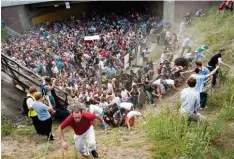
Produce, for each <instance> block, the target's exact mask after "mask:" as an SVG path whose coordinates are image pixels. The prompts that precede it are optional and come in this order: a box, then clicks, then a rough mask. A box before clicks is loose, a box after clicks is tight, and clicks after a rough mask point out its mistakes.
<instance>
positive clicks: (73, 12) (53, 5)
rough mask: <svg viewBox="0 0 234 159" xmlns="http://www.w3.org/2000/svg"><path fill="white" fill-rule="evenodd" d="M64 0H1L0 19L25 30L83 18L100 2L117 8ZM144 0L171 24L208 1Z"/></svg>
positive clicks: (95, 3)
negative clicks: (67, 3) (73, 17)
mask: <svg viewBox="0 0 234 159" xmlns="http://www.w3.org/2000/svg"><path fill="white" fill-rule="evenodd" d="M65 2H66V1H55V0H36V1H24V0H10V1H8V0H4V1H2V2H1V9H2V11H1V12H2V19H3V20H4V22H5V24H6V26H8V27H9V28H10V29H12V30H15V31H16V32H18V33H24V32H25V31H26V30H28V29H29V28H30V27H32V26H35V25H36V26H38V25H40V24H42V23H45V22H53V21H56V20H63V19H69V18H70V17H71V16H75V17H79V18H82V16H83V13H84V12H89V11H93V10H94V9H98V8H100V7H102V5H99V4H105V3H109V4H110V5H109V6H108V7H107V8H106V9H109V10H110V9H116V6H115V4H114V3H115V2H103V1H102V2H101V1H97V0H95V1H85V0H84V1H70V2H69V3H70V6H71V8H70V9H66V5H65ZM84 2H87V3H84ZM111 3H112V5H111ZM119 3H122V6H125V4H126V3H133V2H129V1H128V2H125V1H120V2H119ZM136 3H138V2H134V3H133V5H135V4H136ZM145 3H146V4H148V6H147V7H148V8H149V9H155V10H156V11H157V14H159V15H162V16H163V19H164V22H169V23H171V24H174V23H175V22H181V21H182V20H183V16H184V14H185V13H186V12H189V11H190V12H192V13H195V12H196V11H197V10H198V9H200V8H205V7H206V6H207V5H209V3H211V2H209V1H175V0H167V1H155V2H145ZM152 3H153V5H152ZM92 4H93V6H92V7H93V8H92V7H90V6H91V5H92ZM95 7H96V8H95Z"/></svg>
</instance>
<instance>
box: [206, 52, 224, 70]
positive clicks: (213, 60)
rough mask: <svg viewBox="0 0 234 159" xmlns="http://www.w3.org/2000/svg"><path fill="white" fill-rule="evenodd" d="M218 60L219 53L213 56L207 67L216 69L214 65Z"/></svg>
mask: <svg viewBox="0 0 234 159" xmlns="http://www.w3.org/2000/svg"><path fill="white" fill-rule="evenodd" d="M219 58H221V54H220V53H217V54H215V55H214V56H213V57H212V58H211V59H210V61H209V62H208V65H209V66H212V67H216V65H217V64H218V59H219Z"/></svg>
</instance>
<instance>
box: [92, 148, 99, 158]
mask: <svg viewBox="0 0 234 159" xmlns="http://www.w3.org/2000/svg"><path fill="white" fill-rule="evenodd" d="M91 153H92V155H93V158H95V159H98V153H97V151H96V150H93V151H91Z"/></svg>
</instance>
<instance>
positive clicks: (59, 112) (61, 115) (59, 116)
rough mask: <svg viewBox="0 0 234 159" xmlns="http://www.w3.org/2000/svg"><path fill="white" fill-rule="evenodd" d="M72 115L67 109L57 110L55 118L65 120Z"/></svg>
mask: <svg viewBox="0 0 234 159" xmlns="http://www.w3.org/2000/svg"><path fill="white" fill-rule="evenodd" d="M69 115H70V112H69V111H68V110H67V109H65V108H56V114H55V118H57V119H60V120H62V121H63V120H65V119H66V118H67V117H68V116H69Z"/></svg>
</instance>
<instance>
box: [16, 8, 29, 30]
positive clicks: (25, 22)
mask: <svg viewBox="0 0 234 159" xmlns="http://www.w3.org/2000/svg"><path fill="white" fill-rule="evenodd" d="M19 19H20V23H21V26H22V28H23V32H25V31H26V30H27V29H29V28H30V24H29V22H28V15H27V12H26V10H25V7H24V5H22V6H21V9H20V13H19Z"/></svg>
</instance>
